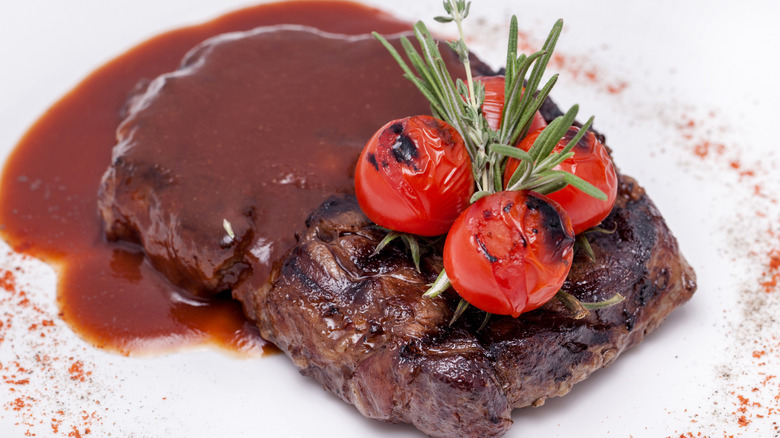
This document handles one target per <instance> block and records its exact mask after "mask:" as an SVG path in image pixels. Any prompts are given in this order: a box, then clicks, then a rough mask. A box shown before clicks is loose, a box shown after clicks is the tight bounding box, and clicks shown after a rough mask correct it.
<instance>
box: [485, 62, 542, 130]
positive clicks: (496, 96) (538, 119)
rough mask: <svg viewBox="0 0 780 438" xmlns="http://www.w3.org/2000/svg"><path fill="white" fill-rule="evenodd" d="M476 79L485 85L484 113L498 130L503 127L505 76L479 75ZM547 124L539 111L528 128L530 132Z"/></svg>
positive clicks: (490, 124) (492, 126) (493, 127)
mask: <svg viewBox="0 0 780 438" xmlns="http://www.w3.org/2000/svg"><path fill="white" fill-rule="evenodd" d="M475 80H477V81H480V82H482V83H483V84H484V85H485V101H484V102H483V103H482V115H484V116H485V119H486V120H487V122H488V126H490V129H492V130H494V131H497V130H498V128H500V127H501V114H502V112H503V111H504V100H505V99H504V77H503V76H479V77H477V78H475ZM524 90H525V89H524ZM545 126H547V122H546V121H545V120H544V117H542V114H541V113H540V112H539V111H537V112H536V114H534V118H533V119H532V120H531V127H530V128H529V129H528V132H534V131H536V130H537V129H539V128H544V127H545Z"/></svg>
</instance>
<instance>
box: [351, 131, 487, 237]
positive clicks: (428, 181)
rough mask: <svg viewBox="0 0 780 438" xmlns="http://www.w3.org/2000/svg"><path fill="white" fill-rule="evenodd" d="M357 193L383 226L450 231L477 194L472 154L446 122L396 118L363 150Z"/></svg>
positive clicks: (370, 215) (430, 233)
mask: <svg viewBox="0 0 780 438" xmlns="http://www.w3.org/2000/svg"><path fill="white" fill-rule="evenodd" d="M355 192H356V195H357V199H358V203H359V204H360V207H361V209H362V210H363V212H364V213H365V214H366V216H368V218H369V219H371V220H372V221H374V222H375V223H376V224H377V225H380V226H383V227H385V228H389V229H391V230H395V231H400V232H403V233H411V234H418V235H421V236H438V235H441V234H445V233H446V232H447V230H449V228H450V226H451V225H452V223H453V222H454V221H455V219H456V218H457V217H458V215H459V214H460V213H461V212H462V211H463V210H465V209H466V207H467V206H468V205H469V200H470V198H471V195H472V194H473V193H474V177H473V175H472V172H471V158H470V157H469V154H468V151H467V150H466V146H465V145H464V143H463V138H462V137H461V136H460V134H459V133H458V132H457V131H456V130H455V128H453V127H452V126H450V125H449V124H447V123H445V122H443V121H441V120H438V119H435V118H433V117H430V116H413V117H407V118H404V119H399V120H394V121H392V122H390V123H388V124H386V125H385V126H383V127H382V128H381V129H379V130H378V131H377V132H376V133H375V134H374V136H373V137H371V139H370V140H369V141H368V143H367V144H366V146H365V147H364V148H363V152H362V153H361V154H360V158H359V159H358V162H357V165H356V168H355Z"/></svg>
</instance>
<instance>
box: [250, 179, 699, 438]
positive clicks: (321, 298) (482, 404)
mask: <svg viewBox="0 0 780 438" xmlns="http://www.w3.org/2000/svg"><path fill="white" fill-rule="evenodd" d="M605 226H607V227H613V226H614V227H616V228H617V231H616V232H615V233H612V234H595V235H593V237H592V238H591V245H592V246H593V249H594V252H595V254H596V257H597V261H596V262H595V263H594V262H590V261H589V260H587V259H586V258H585V257H577V258H575V263H574V265H573V268H572V271H571V274H570V276H569V279H568V280H567V282H566V283H565V285H564V290H566V291H567V292H569V293H572V294H573V295H575V296H576V297H578V298H579V299H581V300H583V301H596V300H601V299H606V298H609V297H611V296H612V295H613V294H615V293H621V294H622V295H623V296H624V297H625V298H626V299H625V301H624V302H623V303H621V304H619V305H617V306H614V307H611V308H607V309H602V310H597V311H594V312H592V313H591V315H590V316H589V317H587V318H585V319H581V320H575V319H573V318H572V317H571V315H570V314H569V313H567V311H566V309H565V308H563V307H562V306H561V305H560V304H558V303H557V302H555V300H553V301H551V302H550V303H548V304H547V305H545V306H543V307H542V308H540V309H537V310H535V311H533V312H530V313H527V314H524V315H522V316H521V317H520V318H517V319H514V318H510V317H495V316H494V317H493V318H492V319H491V322H490V323H489V325H488V326H487V327H486V328H485V329H483V330H481V331H478V327H479V326H480V324H481V323H482V319H483V317H484V313H482V312H480V311H477V310H470V311H468V312H467V313H466V315H464V317H462V318H461V319H459V320H458V322H457V323H456V324H455V325H453V326H452V327H450V326H449V324H448V322H449V320H450V318H451V316H452V313H453V310H454V308H455V306H456V305H457V301H458V298H457V296H455V295H454V294H453V293H448V294H445V295H444V296H443V298H440V299H432V300H431V299H425V298H422V293H423V292H424V291H425V290H426V288H427V286H426V284H427V283H428V282H430V281H431V279H432V278H433V276H435V275H436V273H437V271H438V269H439V268H440V266H441V262H440V260H438V259H435V258H429V259H427V260H426V264H425V269H424V270H423V273H417V272H416V271H415V270H414V268H413V265H412V262H411V261H410V260H409V258H408V257H407V256H406V255H405V253H404V252H403V251H402V249H401V248H400V247H399V248H396V247H393V246H392V245H391V246H390V247H389V248H387V249H386V250H384V251H383V252H382V253H380V254H379V255H377V256H374V257H372V256H371V253H372V251H373V248H374V247H375V246H376V244H377V243H378V242H379V240H380V239H381V238H382V234H381V233H378V232H377V230H376V229H375V228H374V227H373V225H371V223H370V222H369V221H368V220H367V219H366V218H365V217H364V216H363V215H362V213H361V212H360V210H359V208H358V206H357V204H356V202H355V201H354V200H353V199H350V198H346V199H345V198H333V199H331V200H329V201H328V202H327V203H326V204H324V205H323V207H322V208H320V209H318V210H317V211H316V212H314V214H312V216H311V217H310V218H309V220H308V221H307V230H306V231H305V233H304V234H303V235H302V236H301V239H300V242H299V244H298V245H297V246H296V247H295V248H293V249H292V251H290V252H289V253H288V255H287V256H286V257H285V258H284V259H283V260H282V261H281V262H280V263H279V264H278V265H277V267H276V269H275V270H274V273H273V275H272V283H271V284H270V285H269V286H267V287H265V288H263V289H262V290H260V291H257V292H256V293H254V294H253V295H251V296H250V297H245V300H244V301H245V302H244V305H245V306H246V307H251V312H250V313H252V314H254V315H256V317H257V320H258V325H259V327H260V330H261V333H262V335H263V337H265V338H266V339H268V340H270V341H271V342H274V343H275V344H276V345H277V346H279V348H280V349H282V351H284V352H285V353H286V354H288V355H289V356H290V357H291V358H292V360H293V361H294V363H295V364H296V365H297V366H298V367H299V368H300V369H301V372H302V373H304V374H306V375H309V376H312V377H314V378H315V379H317V381H319V382H320V383H321V384H322V385H323V386H324V387H325V388H327V389H328V390H330V391H332V392H333V393H335V394H337V395H338V396H339V397H341V398H342V399H343V400H344V401H346V402H348V403H352V404H354V405H355V406H356V407H357V408H358V409H359V410H360V412H361V413H363V414H364V415H365V416H367V417H371V418H376V419H380V420H384V421H389V422H408V423H411V424H413V425H415V426H416V427H417V428H419V429H420V430H421V431H423V432H425V433H426V434H429V435H432V436H499V435H502V434H503V433H505V432H506V430H507V429H508V428H509V427H510V426H511V423H512V420H511V411H512V409H513V408H515V407H524V406H538V405H540V404H542V403H543V402H544V400H545V399H547V398H550V397H555V396H560V395H563V394H565V393H567V392H568V391H569V390H570V389H571V387H572V385H573V384H575V383H577V382H579V381H581V380H583V379H584V378H586V377H587V376H588V375H590V374H591V373H592V372H593V371H595V370H597V369H599V368H600V367H603V366H605V365H607V364H609V363H611V362H612V361H613V360H615V358H616V357H617V356H618V355H619V354H620V353H621V352H622V351H624V350H625V349H626V348H628V347H630V346H632V345H635V344H637V343H638V342H640V341H641V340H642V339H643V337H644V336H645V335H646V334H647V333H650V332H651V331H652V330H654V329H655V328H656V327H657V326H658V324H660V323H661V321H663V319H664V318H665V317H666V316H667V315H668V314H669V313H670V312H671V311H672V310H673V309H674V308H675V307H676V306H678V305H680V304H682V303H683V302H685V301H686V300H688V299H689V298H690V296H691V295H692V294H693V292H694V290H695V288H696V283H695V276H694V273H693V271H692V270H691V268H690V267H689V266H688V264H687V263H686V262H685V260H684V258H683V257H682V256H681V255H680V254H679V252H678V249H677V244H676V241H675V239H674V237H673V236H672V235H671V234H670V232H669V230H668V228H667V227H666V225H665V223H664V221H663V219H662V218H661V216H660V214H659V213H658V211H657V210H656V208H655V206H654V205H653V204H652V202H651V201H650V199H649V198H648V197H647V196H646V195H645V193H644V191H643V190H642V189H641V188H640V187H639V186H638V185H637V184H636V182H635V181H634V180H633V179H631V178H628V177H622V176H621V178H620V188H619V197H618V201H617V205H616V208H615V209H614V211H613V212H612V214H611V215H610V216H609V217H608V218H607V219H606V224H605Z"/></svg>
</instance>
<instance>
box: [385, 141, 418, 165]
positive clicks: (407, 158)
mask: <svg viewBox="0 0 780 438" xmlns="http://www.w3.org/2000/svg"><path fill="white" fill-rule="evenodd" d="M390 152H392V154H393V158H395V161H397V162H399V163H403V164H406V165H410V166H413V167H414V168H415V169H416V165H415V164H414V159H415V158H417V157H418V156H419V155H420V153H419V151H418V150H417V145H415V144H414V140H412V139H411V138H409V136H408V135H405V134H400V135H399V136H398V138H397V139H396V141H395V143H393V145H392V146H390Z"/></svg>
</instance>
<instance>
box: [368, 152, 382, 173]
mask: <svg viewBox="0 0 780 438" xmlns="http://www.w3.org/2000/svg"><path fill="white" fill-rule="evenodd" d="M366 160H368V162H369V164H371V166H373V168H374V170H377V171H378V170H379V163H377V162H376V155H375V154H373V153H369V154H366Z"/></svg>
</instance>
